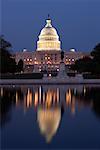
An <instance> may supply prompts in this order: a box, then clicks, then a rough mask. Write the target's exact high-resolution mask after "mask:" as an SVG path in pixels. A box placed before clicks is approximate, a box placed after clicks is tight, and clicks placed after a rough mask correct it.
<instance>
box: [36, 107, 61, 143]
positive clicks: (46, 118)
mask: <svg viewBox="0 0 100 150" xmlns="http://www.w3.org/2000/svg"><path fill="white" fill-rule="evenodd" d="M37 120H38V123H39V128H40V131H41V133H42V134H43V135H44V136H45V138H46V141H47V142H50V141H51V140H52V137H53V136H54V135H55V134H56V132H57V129H58V127H59V124H60V121H61V109H60V108H59V107H57V108H55V109H46V108H44V109H43V108H39V109H38V113H37Z"/></svg>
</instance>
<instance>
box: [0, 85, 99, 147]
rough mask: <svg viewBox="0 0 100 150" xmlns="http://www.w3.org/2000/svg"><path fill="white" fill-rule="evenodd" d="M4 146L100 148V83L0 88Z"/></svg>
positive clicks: (0, 115) (0, 127)
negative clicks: (96, 84) (99, 84)
mask: <svg viewBox="0 0 100 150" xmlns="http://www.w3.org/2000/svg"><path fill="white" fill-rule="evenodd" d="M0 96H1V99H0V107H1V111H0V130H1V146H2V148H4V149H5V148H6V149H7V148H13V149H15V148H17V149H18V148H26V149H29V148H33V149H34V148H35V149H39V148H42V149H44V148H48V149H49V148H100V86H95V85H91V86H89V85H85V86H83V85H31V86H29V85H20V86H18V85H14V86H3V87H0Z"/></svg>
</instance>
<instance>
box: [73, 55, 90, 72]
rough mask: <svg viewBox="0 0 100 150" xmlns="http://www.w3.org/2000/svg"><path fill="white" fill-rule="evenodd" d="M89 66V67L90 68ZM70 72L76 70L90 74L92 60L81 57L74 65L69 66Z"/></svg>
mask: <svg viewBox="0 0 100 150" xmlns="http://www.w3.org/2000/svg"><path fill="white" fill-rule="evenodd" d="M90 66H91V67H90ZM71 69H72V70H77V72H79V73H82V72H91V71H92V59H91V58H90V57H83V58H81V59H78V60H76V62H75V64H74V65H72V66H71Z"/></svg>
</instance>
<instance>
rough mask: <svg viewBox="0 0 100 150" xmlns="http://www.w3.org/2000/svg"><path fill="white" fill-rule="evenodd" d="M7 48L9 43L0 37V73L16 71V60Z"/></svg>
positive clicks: (9, 46)
mask: <svg viewBox="0 0 100 150" xmlns="http://www.w3.org/2000/svg"><path fill="white" fill-rule="evenodd" d="M8 48H11V44H10V43H9V42H7V41H6V40H4V38H3V37H2V36H1V37H0V72H1V73H8V72H9V73H14V72H15V71H16V62H15V59H14V58H13V56H12V55H11V53H10V52H9V50H8Z"/></svg>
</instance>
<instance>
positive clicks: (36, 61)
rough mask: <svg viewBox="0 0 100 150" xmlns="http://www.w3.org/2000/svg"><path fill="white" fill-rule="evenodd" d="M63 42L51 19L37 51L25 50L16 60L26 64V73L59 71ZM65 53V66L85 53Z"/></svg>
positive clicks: (43, 31)
mask: <svg viewBox="0 0 100 150" xmlns="http://www.w3.org/2000/svg"><path fill="white" fill-rule="evenodd" d="M61 51H62V49H61V41H60V37H59V35H58V33H57V30H56V29H55V28H54V27H53V25H52V20H51V19H50V17H48V19H47V20H46V25H45V27H44V28H43V29H42V30H41V32H40V35H39V37H38V41H37V48H36V50H35V51H32V52H30V51H28V50H26V49H24V50H23V51H21V52H16V55H15V58H16V62H17V63H18V62H19V60H20V59H22V60H23V62H24V72H41V71H49V72H50V71H59V65H60V62H61ZM63 51H64V63H65V65H71V64H73V63H75V61H76V60H77V59H79V58H83V57H84V56H85V54H84V53H83V52H79V51H76V50H75V49H70V50H69V51H66V50H63Z"/></svg>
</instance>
